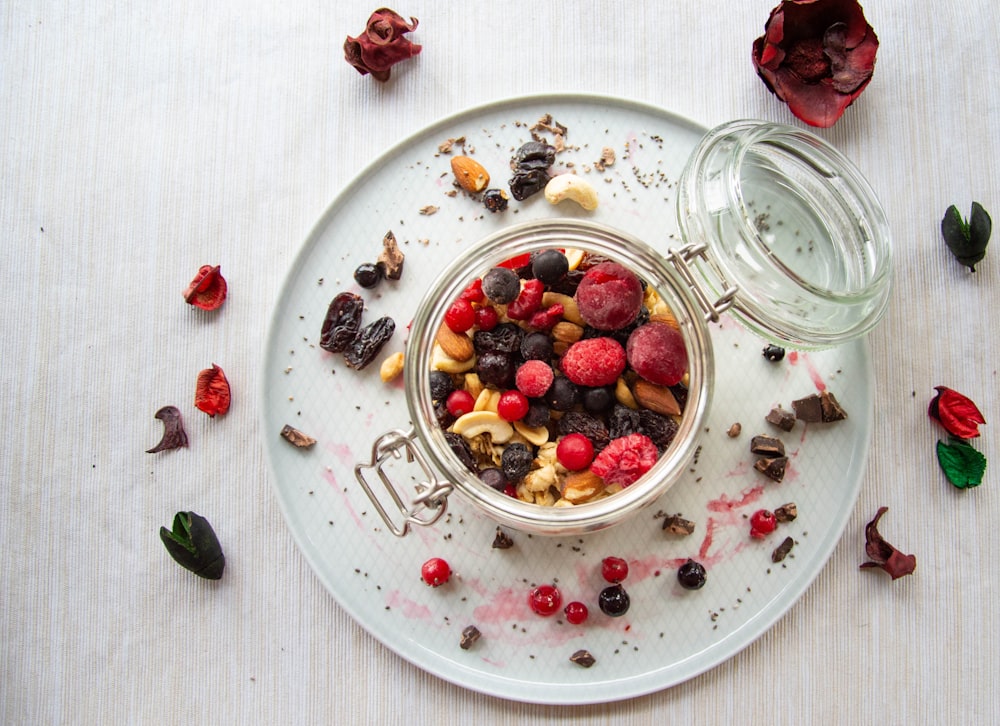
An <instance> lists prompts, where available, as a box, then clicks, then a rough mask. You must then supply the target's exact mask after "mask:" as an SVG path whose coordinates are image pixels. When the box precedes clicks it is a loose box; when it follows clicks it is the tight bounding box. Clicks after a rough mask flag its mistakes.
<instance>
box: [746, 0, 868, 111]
mask: <svg viewBox="0 0 1000 726" xmlns="http://www.w3.org/2000/svg"><path fill="white" fill-rule="evenodd" d="M876 51H878V37H877V36H876V35H875V31H874V30H873V29H872V26H871V25H869V24H868V21H867V20H865V14H864V10H862V9H861V6H860V5H859V4H858V2H857V0H782V2H781V3H780V4H779V5H778V6H777V7H775V8H774V9H773V10H772V11H771V15H770V17H769V18H768V19H767V23H766V24H765V25H764V35H762V36H761V37H759V38H757V40H755V41H754V43H753V64H754V68H755V69H756V70H757V75H759V76H760V78H761V80H763V81H764V84H765V85H766V86H767V87H768V89H769V90H770V91H771V92H772V93H774V95H776V96H777V97H778V98H779V99H781V100H782V101H784V102H785V103H787V104H788V108H789V110H790V111H791V112H792V113H793V114H795V115H796V116H797V117H798V118H800V119H802V120H803V121H805V122H806V123H807V124H810V125H811V126H820V127H823V128H826V127H829V126H833V124H834V123H836V121H837V119H839V118H840V116H841V115H842V114H843V113H844V109H846V108H847V107H848V106H850V105H851V104H852V103H853V102H854V100H855V99H856V98H857V97H858V96H860V95H861V92H862V91H863V90H864V89H865V87H866V86H867V85H868V82H869V81H871V78H872V73H873V72H874V69H875V54H876Z"/></svg>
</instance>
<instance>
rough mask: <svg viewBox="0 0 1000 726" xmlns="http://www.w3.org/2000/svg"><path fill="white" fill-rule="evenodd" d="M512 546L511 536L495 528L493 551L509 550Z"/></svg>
mask: <svg viewBox="0 0 1000 726" xmlns="http://www.w3.org/2000/svg"><path fill="white" fill-rule="evenodd" d="M513 546H514V540H513V539H511V536H510V535H509V534H507V533H506V532H504V531H503V530H502V529H500V528H499V527H497V536H496V537H494V538H493V549H495V550H509V549H510V548H511V547H513Z"/></svg>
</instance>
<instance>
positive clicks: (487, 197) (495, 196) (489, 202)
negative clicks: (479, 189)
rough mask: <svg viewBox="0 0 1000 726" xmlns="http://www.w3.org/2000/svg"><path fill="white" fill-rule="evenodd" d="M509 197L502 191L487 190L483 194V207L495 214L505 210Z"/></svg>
mask: <svg viewBox="0 0 1000 726" xmlns="http://www.w3.org/2000/svg"><path fill="white" fill-rule="evenodd" d="M509 203H510V197H509V196H508V194H507V192H505V191H504V190H503V189H487V190H486V191H485V192H483V206H484V207H486V208H487V209H488V210H490V211H491V212H493V213H494V214H496V213H497V212H502V211H504V210H505V209H507V205H508V204H509Z"/></svg>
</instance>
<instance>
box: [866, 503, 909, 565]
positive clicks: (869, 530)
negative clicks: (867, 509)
mask: <svg viewBox="0 0 1000 726" xmlns="http://www.w3.org/2000/svg"><path fill="white" fill-rule="evenodd" d="M887 511H889V508H888V507H879V508H878V511H877V512H876V513H875V518H874V519H873V520H872V521H870V522H869V523H868V524H867V525H866V526H865V552H866V553H867V554H868V556H869V557H870V558H871V560H869V561H868V562H862V563H861V568H862V569H867V568H869V567H878V568H881V569H883V570H885V571H886V572H888V573H889V575H890V576H891V577H892V579H893V580H896V579H899V578H900V577H903V576H904V575H910V574H912V573H913V571H914V570H916V569H917V558H916V557H915V556H914V555H905V554H903V553H902V552H900V551H899V550H897V549H896V548H895V547H893V546H892V545H891V544H889V543H888V542H886V541H885V540H884V539H883V538H882V535H881V534H879V531H878V522H879V520H880V519H881V518H882V515H883V514H885V513H886V512H887Z"/></svg>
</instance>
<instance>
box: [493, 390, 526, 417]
mask: <svg viewBox="0 0 1000 726" xmlns="http://www.w3.org/2000/svg"><path fill="white" fill-rule="evenodd" d="M530 406H531V403H530V402H529V401H528V397H527V396H525V395H524V394H523V393H521V392H520V391H515V390H513V389H511V390H509V391H504V392H503V393H501V394H500V400H499V401H497V413H498V414H500V418H502V419H503V420H504V421H520V420H521V419H522V418H524V416H525V414H527V413H528V408H529V407H530Z"/></svg>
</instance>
